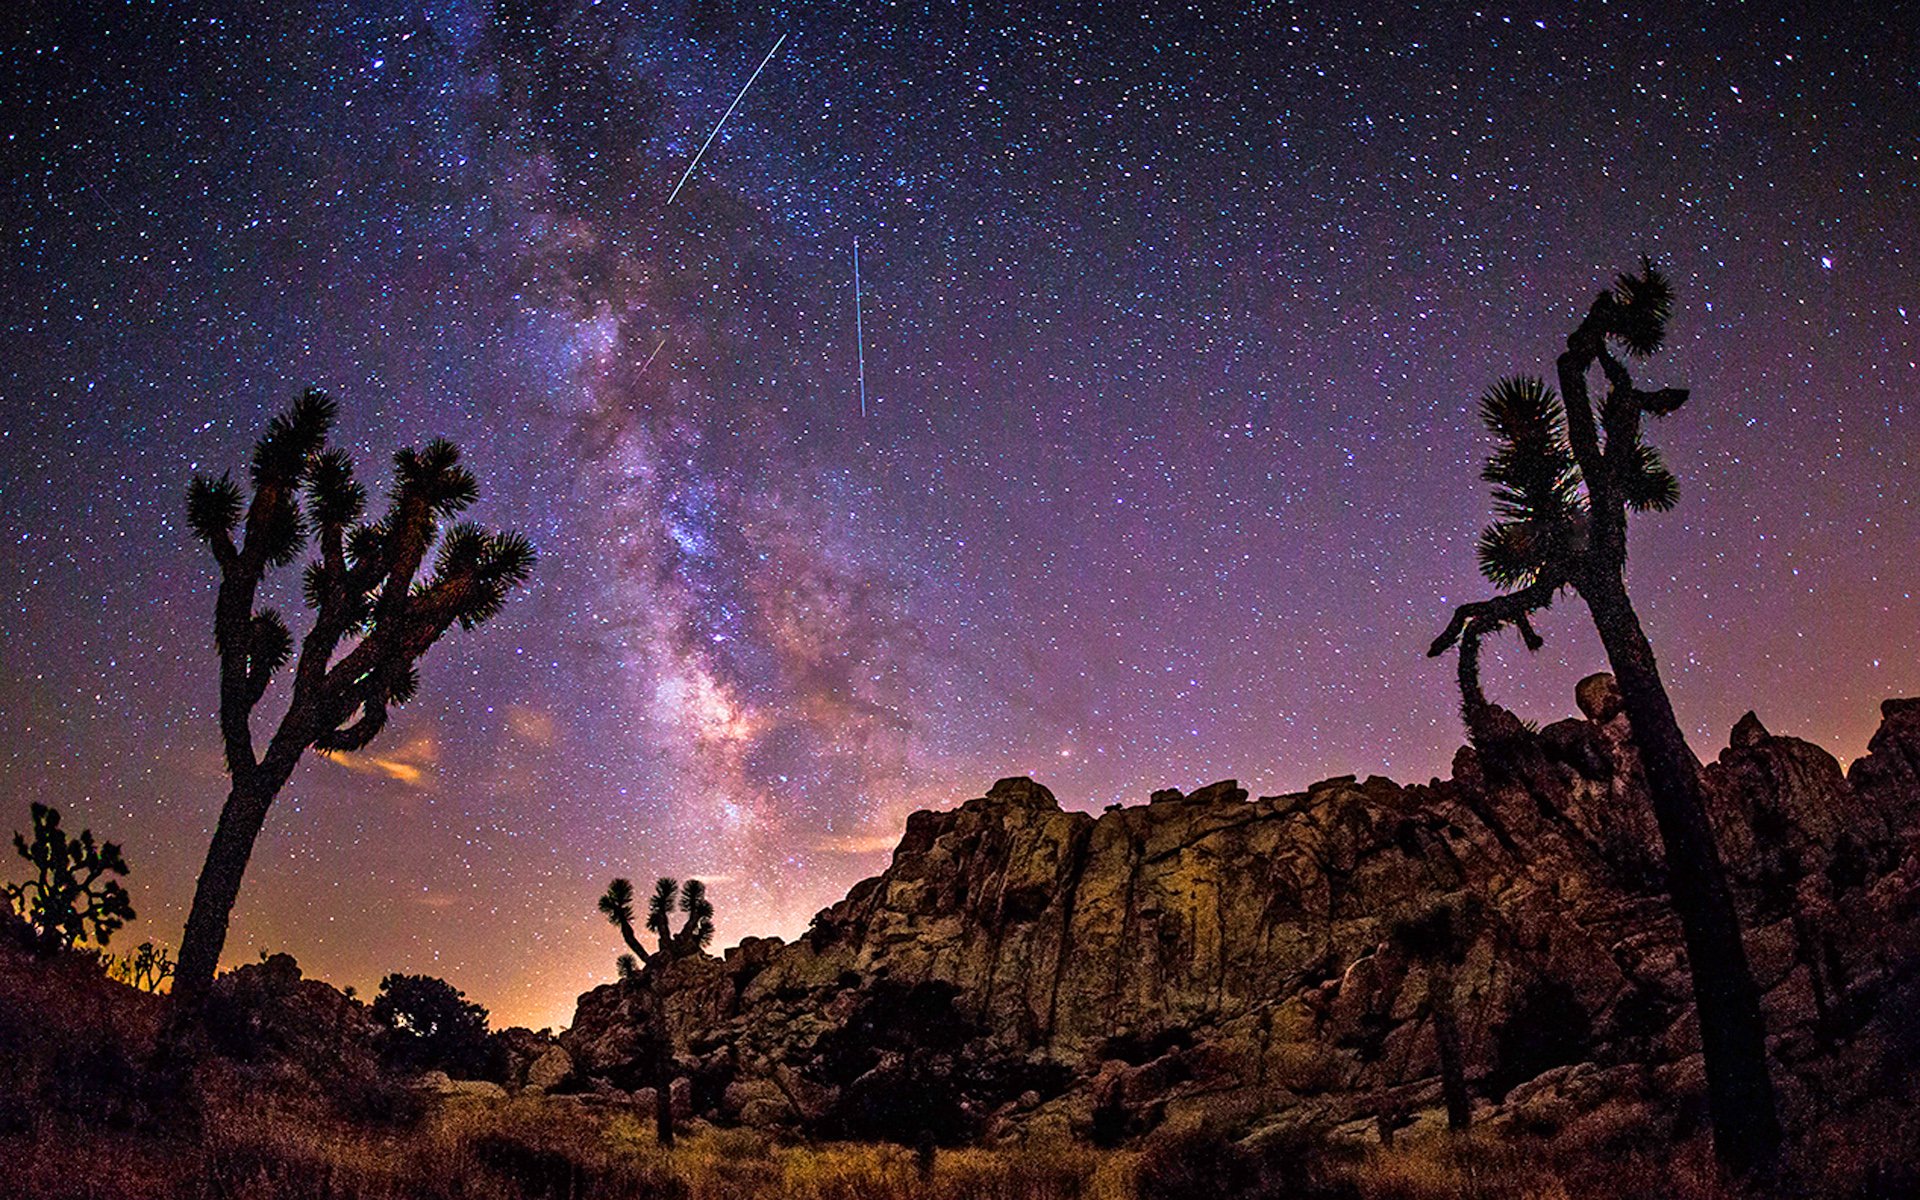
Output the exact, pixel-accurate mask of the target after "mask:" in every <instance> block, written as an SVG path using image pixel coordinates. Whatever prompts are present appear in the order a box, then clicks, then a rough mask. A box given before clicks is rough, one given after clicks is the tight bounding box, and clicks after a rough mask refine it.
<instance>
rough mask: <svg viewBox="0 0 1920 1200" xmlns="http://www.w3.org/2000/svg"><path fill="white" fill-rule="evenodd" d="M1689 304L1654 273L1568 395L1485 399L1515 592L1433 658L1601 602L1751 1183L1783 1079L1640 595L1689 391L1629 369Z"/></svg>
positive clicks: (1637, 280)
mask: <svg viewBox="0 0 1920 1200" xmlns="http://www.w3.org/2000/svg"><path fill="white" fill-rule="evenodd" d="M1672 308H1673V291H1672V288H1671V286H1670V285H1669V284H1668V282H1667V280H1666V279H1665V278H1664V277H1663V276H1662V275H1661V274H1660V273H1659V272H1658V271H1657V270H1655V269H1654V267H1653V264H1652V263H1651V262H1644V263H1643V264H1642V267H1641V270H1640V273H1639V274H1637V275H1622V276H1620V278H1619V279H1618V281H1617V282H1616V283H1615V285H1614V288H1613V289H1612V290H1611V291H1606V292H1602V293H1601V294H1600V295H1599V296H1598V297H1597V298H1596V299H1595V300H1594V301H1593V303H1592V305H1591V306H1590V307H1589V308H1588V310H1587V314H1586V316H1585V317H1584V318H1583V319H1582V320H1581V322H1580V325H1579V327H1578V328H1576V329H1575V330H1574V331H1573V333H1572V335H1571V336H1569V337H1568V339H1567V349H1566V351H1565V352H1564V353H1562V354H1561V355H1560V357H1559V360H1558V364H1557V366H1558V375H1559V381H1560V395H1558V396H1556V395H1555V394H1554V392H1553V390H1552V389H1551V388H1549V387H1548V386H1547V385H1546V383H1545V382H1543V381H1542V380H1540V379H1535V378H1510V379H1504V380H1501V381H1500V382H1499V383H1497V384H1495V385H1494V386H1493V388H1491V389H1490V390H1489V391H1488V392H1487V394H1486V395H1485V397H1484V398H1483V399H1482V400H1481V416H1482V418H1483V419H1484V421H1485V422H1486V425H1487V428H1488V429H1489V430H1490V431H1491V432H1492V433H1493V435H1494V439H1495V442H1496V444H1497V449H1496V450H1495V452H1494V455H1493V457H1492V458H1491V459H1490V460H1489V461H1488V463H1487V466H1486V469H1485V471H1484V472H1483V477H1484V478H1485V479H1486V480H1487V482H1489V483H1491V484H1492V485H1493V496H1494V510H1495V514H1496V520H1495V521H1494V522H1493V524H1491V525H1489V526H1488V527H1487V528H1486V530H1485V531H1484V532H1483V533H1482V534H1481V535H1480V539H1479V558H1480V569H1481V572H1482V573H1483V574H1484V575H1485V576H1486V577H1487V578H1488V579H1489V580H1490V581H1492V582H1493V583H1494V585H1495V586H1497V587H1499V588H1501V589H1503V593H1502V594H1501V595H1498V596H1496V597H1494V598H1492V599H1490V600H1482V601H1479V602H1476V603H1472V604H1464V605H1461V606H1460V607H1459V608H1457V609H1456V610H1455V611H1454V614H1453V619H1452V620H1451V621H1450V622H1449V623H1448V625H1447V627H1446V629H1445V631H1443V632H1442V633H1441V635H1440V636H1439V638H1437V639H1436V640H1435V641H1434V643H1433V645H1432V647H1431V648H1430V649H1429V651H1428V653H1429V654H1435V655H1438V654H1443V653H1445V652H1446V651H1447V649H1448V648H1449V647H1451V646H1453V645H1454V643H1455V642H1456V641H1458V640H1459V639H1460V638H1461V637H1462V635H1463V633H1465V632H1466V631H1467V630H1468V628H1469V627H1470V626H1472V627H1475V628H1477V629H1478V631H1479V632H1481V633H1490V632H1492V631H1494V630H1496V629H1498V628H1500V627H1502V626H1505V625H1509V624H1512V625H1519V626H1520V632H1521V635H1522V637H1523V638H1525V639H1526V641H1527V644H1528V646H1529V648H1537V647H1538V645H1539V638H1538V637H1537V636H1536V635H1535V634H1534V633H1533V630H1532V628H1531V626H1530V625H1526V624H1522V622H1524V621H1525V620H1526V618H1527V617H1528V616H1529V614H1531V613H1533V612H1536V611H1538V610H1541V609H1544V608H1547V607H1548V606H1549V605H1551V604H1552V602H1553V600H1554V599H1555V597H1557V596H1558V595H1559V594H1560V592H1561V591H1562V590H1572V591H1573V592H1575V593H1576V594H1578V595H1579V597H1580V598H1581V599H1582V600H1583V601H1584V602H1585V603H1586V606H1587V610H1588V612H1589V613H1590V614H1591V616H1592V619H1593V624H1594V628H1595V630H1596V631H1598V633H1599V635H1600V642H1601V645H1602V646H1603V647H1604V648H1605V649H1606V654H1607V660H1608V662H1609V663H1610V664H1611V666H1612V668H1613V674H1614V677H1615V679H1616V680H1617V681H1618V682H1619V686H1620V693H1621V698H1622V700H1623V701H1624V707H1625V710H1626V715H1627V720H1628V724H1629V726H1630V728H1631V730H1632V733H1633V740H1634V744H1635V745H1636V746H1637V747H1638V749H1639V751H1640V758H1641V762H1642V763H1643V765H1644V766H1645V769H1646V775H1647V785H1648V788H1649V790H1650V791H1651V793H1652V798H1653V807H1654V815H1655V818H1656V820H1657V821H1658V824H1659V827H1660V837H1661V842H1662V844H1663V846H1664V848H1665V853H1666V861H1667V881H1668V888H1669V891H1670V892H1671V894H1672V897H1673V905H1674V909H1675V911H1676V912H1677V914H1678V915H1679V917H1680V924H1681V929H1682V931H1683V933H1684V935H1685V940H1686V946H1687V956H1688V962H1689V965H1690V967H1691V970H1692V975H1693V992H1694V999H1695V1003H1696V1006H1697V1009H1698V1013H1699V1020H1700V1030H1701V1040H1702V1043H1703V1045H1704V1049H1705V1058H1706V1069H1707V1085H1708V1097H1709V1106H1710V1109H1711V1112H1712V1117H1713V1124H1714V1146H1715V1150H1716V1152H1717V1154H1718V1156H1719V1158H1720V1160H1721V1161H1722V1162H1723V1163H1724V1164H1725V1165H1726V1166H1728V1167H1729V1168H1730V1169H1732V1170H1734V1171H1736V1172H1745V1171H1747V1170H1748V1169H1750V1168H1752V1167H1755V1166H1757V1165H1760V1164H1763V1163H1765V1162H1767V1161H1769V1160H1770V1159H1771V1158H1772V1157H1773V1154H1774V1152H1775V1150H1776V1149H1777V1147H1778V1145H1779V1140H1780V1125H1779V1120H1778V1117H1777V1115H1776V1114H1775V1110H1774V1098H1773V1084H1772V1080H1771V1078H1770V1077H1769V1075H1768V1069H1767V1058H1766V1036H1765V1028H1764V1026H1763V1025H1762V1022H1761V1017H1760V1000H1759V991H1758V989H1757V988H1756V987H1755V986H1754V982H1753V972H1752V970H1751V969H1750V968H1749V966H1748V963H1747V954H1746V948H1745V946H1744V944H1743V943H1742V941H1741V934H1740V922H1739V917H1738V914H1737V913H1736V912H1735V910H1734V905H1733V895H1732V892H1731V891H1730V890H1729V888H1728V885H1727V874H1726V868H1725V866H1724V864H1723V863H1722V861H1721V858H1720V851H1719V847H1718V845H1717V844H1716V843H1715V841H1714V836H1713V829H1712V826H1711V825H1710V824H1709V823H1708V821H1707V811H1706V804H1705V801H1704V799H1703V796H1702V793H1701V787H1700V777H1699V762H1698V760H1696V759H1695V758H1694V756H1693V751H1692V749H1691V748H1690V747H1688V745H1687V741H1686V737H1685V735H1684V734H1682V732H1681V730H1680V725H1679V722H1678V721H1676V720H1675V719H1674V715H1673V705H1672V703H1671V702H1670V701H1669V699H1668V697H1667V690H1666V687H1665V685H1664V684H1663V683H1662V682H1661V679H1660V669H1659V665H1658V662H1657V661H1656V660H1655V658H1654V654H1653V647H1652V646H1651V645H1650V644H1649V643H1648V641H1647V636H1646V632H1645V631H1644V630H1643V629H1642V628H1641V625H1640V618H1639V614H1638V613H1637V612H1635V610H1634V607H1633V603H1632V601H1631V600H1630V599H1629V597H1628V595H1627V586H1626V577H1625V569H1626V561H1627V514H1628V513H1630V512H1665V511H1667V510H1669V509H1671V508H1672V507H1673V506H1674V505H1675V503H1677V502H1678V500H1679V484H1678V482H1677V481H1676V480H1675V478H1674V476H1673V473H1672V472H1671V471H1669V470H1668V469H1667V467H1666V464H1665V463H1664V462H1662V460H1661V458H1660V454H1659V452H1658V451H1657V450H1655V449H1654V448H1653V447H1652V446H1650V445H1648V444H1647V443H1646V441H1645V440H1643V438H1642V436H1641V418H1642V417H1643V416H1645V415H1652V416H1655V417H1663V416H1666V415H1668V414H1670V413H1672V412H1674V411H1675V410H1677V409H1678V408H1679V407H1680V406H1681V405H1682V404H1684V403H1685V402H1686V399H1687V392H1686V390H1685V389H1683V388H1662V389H1660V390H1658V391H1651V392H1648V391H1642V390H1641V389H1639V388H1637V387H1635V386H1634V383H1633V378H1632V376H1631V375H1630V374H1629V372H1628V370H1627V368H1626V365H1625V364H1624V363H1622V362H1621V360H1620V359H1619V358H1618V357H1617V356H1616V355H1615V353H1614V348H1615V347H1618V348H1619V349H1621V350H1623V351H1624V352H1625V353H1626V354H1627V355H1630V356H1633V357H1641V358H1644V357H1647V356H1649V355H1651V354H1653V353H1654V352H1655V351H1657V350H1659V349H1660V346H1661V344H1662V342H1663V341H1664V340H1665V338H1666V331H1667V321H1668V319H1669V317H1670V316H1671V313H1672ZM1596 365H1598V366H1599V368H1600V370H1601V372H1602V374H1603V376H1604V377H1605V379H1606V384H1607V390H1606V393H1605V395H1604V396H1603V397H1602V399H1601V400H1600V402H1599V404H1598V405H1597V407H1596V405H1595V404H1594V403H1593V401H1592V400H1591V399H1590V398H1589V394H1588V390H1587V376H1588V374H1589V372H1591V370H1592V369H1593V368H1594V366H1596Z"/></svg>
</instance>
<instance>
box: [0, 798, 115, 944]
mask: <svg viewBox="0 0 1920 1200" xmlns="http://www.w3.org/2000/svg"><path fill="white" fill-rule="evenodd" d="M31 813H32V821H33V839H32V840H31V841H29V840H28V839H27V838H26V836H25V835H23V834H20V833H15V834H14V835H13V848H14V851H15V852H16V853H18V854H19V855H20V857H21V858H24V859H26V860H27V862H28V863H29V864H30V865H31V866H32V867H33V869H34V874H33V876H32V877H31V878H29V879H26V880H23V881H21V882H19V883H9V884H6V885H5V886H4V887H0V894H4V895H5V896H6V898H7V900H8V901H9V902H10V903H11V904H12V906H13V909H14V911H15V912H16V913H18V914H19V915H20V917H21V918H22V919H24V920H25V921H26V922H27V924H28V925H30V926H32V927H33V931H34V933H35V935H36V936H37V937H38V938H39V939H40V941H41V943H42V944H43V945H46V946H48V947H53V948H59V949H66V948H68V947H70V946H72V945H74V944H75V943H76V942H82V941H90V942H93V943H94V944H96V945H100V946H105V945H107V944H108V943H109V942H111V941H112V940H113V935H114V932H115V931H116V930H118V929H119V928H120V927H121V926H123V925H125V924H126V923H127V922H128V921H131V920H133V917H134V912H133V904H132V902H131V901H130V900H129V899H128V897H127V891H126V889H125V888H123V887H121V886H120V884H119V882H118V881H117V880H114V879H112V878H109V877H110V876H114V875H122V876H124V875H125V874H126V873H127V860H126V858H125V857H124V856H122V854H121V853H120V847H119V846H118V845H117V844H116V843H113V842H95V841H94V838H93V831H92V830H91V829H82V830H81V831H80V836H79V837H72V836H69V835H68V833H67V831H66V830H65V829H62V828H61V827H60V813H59V811H58V810H57V809H53V808H50V807H48V806H47V805H45V804H38V803H36V804H34V805H33V806H32V808H31Z"/></svg>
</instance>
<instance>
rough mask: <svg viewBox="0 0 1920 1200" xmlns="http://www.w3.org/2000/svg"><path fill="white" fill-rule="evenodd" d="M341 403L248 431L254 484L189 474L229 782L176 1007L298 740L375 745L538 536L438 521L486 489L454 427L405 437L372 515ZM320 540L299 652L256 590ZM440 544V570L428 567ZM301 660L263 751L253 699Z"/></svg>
mask: <svg viewBox="0 0 1920 1200" xmlns="http://www.w3.org/2000/svg"><path fill="white" fill-rule="evenodd" d="M334 411H335V405H334V402H333V400H332V399H331V398H329V397H328V396H327V395H326V394H324V393H322V392H319V391H315V390H312V389H309V390H308V391H306V392H305V393H303V394H302V395H301V397H300V398H299V399H298V400H297V401H295V402H294V404H293V406H292V407H291V408H290V409H289V410H288V411H287V412H285V413H283V414H281V415H280V416H277V417H275V418H274V419H273V420H272V421H271V422H270V423H269V424H268V425H267V431H266V433H265V435H264V436H262V437H261V438H260V440H259V442H258V443H256V444H255V446H254V449H253V463H252V470H251V483H252V495H251V497H249V496H247V495H246V493H245V492H244V491H243V490H242V488H241V486H240V485H239V484H237V483H235V482H234V481H233V479H232V478H231V477H230V476H228V475H222V476H221V477H220V478H218V479H213V478H209V477H207V476H201V475H197V476H195V477H194V480H193V484H192V486H191V487H189V488H188V489H187V521H188V524H189V525H191V526H192V528H193V532H194V534H195V535H196V536H197V537H198V538H199V539H200V540H201V541H203V542H205V543H206V544H207V546H208V548H209V549H210V550H211V551H212V554H213V561H214V563H215V565H216V566H217V567H218V569H219V572H220V590H219V595H218V599H217V600H216V601H215V604H214V618H213V635H214V645H215V647H216V648H217V649H218V651H219V655H220V733H221V738H222V742H223V744H224V747H225V752H226V760H227V774H228V775H229V777H230V778H231V779H232V781H233V783H232V791H231V792H230V794H229V795H228V796H227V802H226V804H225V806H223V807H222V808H221V810H220V822H219V825H218V827H217V828H216V829H215V830H214V835H213V842H212V844H211V845H210V846H209V847H208V848H207V861H206V865H205V866H204V867H202V868H201V870H200V882H199V885H198V886H197V887H196V888H195V889H194V895H193V908H192V910H191V912H190V913H189V914H188V917H187V929H186V934H185V936H184V937H182V939H181V942H180V963H179V967H178V968H177V970H176V973H175V975H174V982H173V994H174V997H175V999H176V1001H177V1002H178V1003H179V1006H180V1009H181V1011H189V1010H191V1009H192V1008H193V1006H195V1005H196V1004H197V1003H198V1002H199V1000H200V999H201V998H202V996H204V994H205V992H206V989H207V987H208V985H210V984H211V983H212V982H213V974H214V969H215V968H216V967H217V966H218V964H219V961H220V950H221V947H222V946H223V945H224V944H225V942H226V939H227V922H228V919H229V917H230V916H231V915H232V912H233V904H234V900H235V898H236V897H238V895H239V894H240V878H241V876H242V875H243V874H244V873H245V872H246V868H247V859H248V858H249V857H250V856H251V855H252V853H253V844H254V841H255V839H256V838H258V837H259V835H260V827H261V824H262V823H263V822H264V821H265V820H266V816H267V809H268V808H269V807H270V806H271V805H272V804H273V800H274V797H275V796H277V795H279V793H280V789H281V788H282V787H284V786H285V785H286V782H287V779H288V778H289V777H290V776H291V775H292V774H293V769H294V767H295V766H297V765H298V764H299V762H300V757H301V755H303V754H305V753H306V751H307V750H308V749H309V748H311V749H314V750H318V751H320V752H322V753H340V752H344V751H351V750H359V749H361V748H362V747H364V746H366V745H367V744H368V743H369V742H371V741H372V740H373V739H374V738H375V737H376V736H377V735H378V734H379V733H380V730H381V729H382V728H383V727H384V726H385V725H386V723H387V711H388V709H389V708H391V707H392V706H394V705H398V704H404V703H405V702H406V701H407V700H408V699H410V698H411V697H412V696H413V694H414V691H415V690H416V689H417V687H418V686H419V681H420V677H419V674H418V671H417V669H416V667H415V664H416V663H417V662H418V661H419V659H420V656H421V655H423V654H425V653H426V652H427V650H428V649H429V648H430V647H432V645H433V644H434V642H436V641H438V640H439V638H440V636H441V635H442V634H444V633H445V632H446V631H447V630H448V629H450V628H451V627H453V626H454V625H456V624H458V625H459V626H460V627H461V628H463V629H471V628H473V627H474V626H476V625H478V624H480V623H481V622H483V621H485V620H487V619H488V618H489V617H491V616H493V615H494V614H495V613H497V612H499V611H500V608H501V606H502V605H503V604H505V603H506V600H507V597H508V596H509V595H510V594H511V593H512V592H513V590H514V589H515V588H516V587H518V586H519V585H521V584H522V583H524V582H525V581H526V579H527V577H528V575H529V574H530V573H531V572H532V570H533V561H534V555H533V548H532V547H531V546H530V545H529V544H528V543H527V540H526V539H525V538H523V537H521V536H520V535H519V534H516V533H494V532H489V531H487V530H484V529H481V528H479V527H478V526H475V525H470V524H458V525H454V526H452V527H451V528H444V529H443V524H444V522H446V521H447V520H448V519H449V518H451V517H453V516H454V515H455V514H457V513H459V512H460V511H461V510H463V509H465V508H467V507H468V506H469V505H471V504H472V503H473V502H474V500H475V499H476V498H477V497H478V495H479V487H478V485H477V484H476V483H475V482H474V478H473V475H472V474H471V473H470V472H468V471H467V469H466V468H465V467H462V466H461V465H460V451H459V449H458V448H457V447H455V446H454V445H453V444H452V443H451V442H445V441H435V442H431V443H429V444H428V445H427V446H426V447H424V448H422V449H418V450H415V449H404V450H401V451H400V452H399V453H397V454H395V455H394V459H393V461H394V485H393V491H392V494H391V496H390V498H389V500H388V504H387V511H386V514H385V515H384V516H382V517H381V518H380V519H379V520H377V521H366V520H363V517H364V516H365V512H366V507H367V491H366V488H365V487H363V486H362V485H361V484H359V483H358V482H356V481H355V479H354V477H353V460H352V458H351V457H349V456H348V454H347V452H346V451H344V450H338V449H331V450H330V449H328V448H327V435H328V434H329V432H331V430H332V428H333V419H334ZM309 542H311V543H313V544H314V546H315V548H316V554H315V556H314V558H313V559H312V561H311V562H309V563H308V564H307V568H306V574H305V580H304V582H305V591H306V603H307V606H308V607H309V608H311V609H313V610H314V615H313V624H312V627H311V628H310V629H309V630H308V631H307V635H306V637H305V638H303V639H302V640H301V642H300V644H299V650H298V654H297V656H296V653H295V647H294V638H293V633H292V631H291V630H289V629H288V627H287V622H286V620H285V618H283V617H282V616H281V615H280V613H279V612H277V611H276V610H274V609H272V608H263V607H260V606H259V605H258V603H257V598H258V594H259V590H260V585H261V581H262V579H263V578H264V577H265V575H266V572H267V570H268V568H270V567H284V566H287V565H288V564H290V563H292V562H293V561H294V559H296V558H297V557H299V555H300V553H301V551H302V550H303V549H305V547H306V546H307V545H308V544H309ZM429 553H432V554H433V563H432V567H431V570H430V572H429V573H428V574H427V576H426V578H424V579H419V578H417V576H419V574H420V571H421V567H422V565H423V564H424V563H426V561H427V556H428V554H429ZM288 663H292V664H293V682H292V692H291V697H290V699H289V700H288V703H287V708H286V711H285V713H284V714H283V715H282V716H281V718H280V723H279V725H278V727H277V728H276V729H275V730H274V732H273V736H272V737H271V739H269V741H268V742H267V746H266V749H265V751H264V753H263V752H260V751H259V750H258V748H257V747H256V745H255V742H254V735H253V727H252V716H253V711H254V709H255V708H256V707H257V706H258V705H259V703H260V700H261V698H262V697H263V696H265V695H266V692H267V686H268V684H270V683H271V682H272V681H273V678H274V675H275V673H276V672H278V671H279V670H280V669H281V668H282V667H285V666H286V665H287V664H288Z"/></svg>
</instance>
